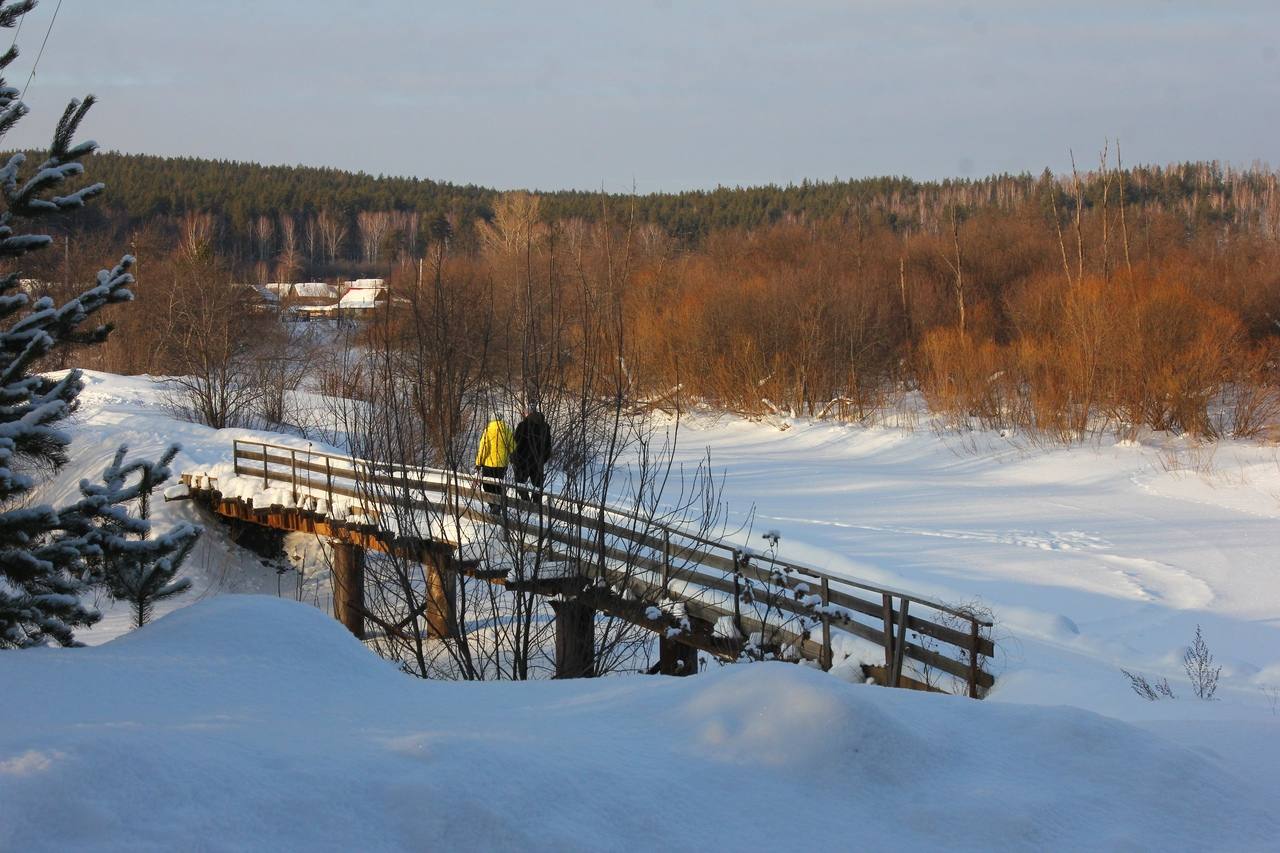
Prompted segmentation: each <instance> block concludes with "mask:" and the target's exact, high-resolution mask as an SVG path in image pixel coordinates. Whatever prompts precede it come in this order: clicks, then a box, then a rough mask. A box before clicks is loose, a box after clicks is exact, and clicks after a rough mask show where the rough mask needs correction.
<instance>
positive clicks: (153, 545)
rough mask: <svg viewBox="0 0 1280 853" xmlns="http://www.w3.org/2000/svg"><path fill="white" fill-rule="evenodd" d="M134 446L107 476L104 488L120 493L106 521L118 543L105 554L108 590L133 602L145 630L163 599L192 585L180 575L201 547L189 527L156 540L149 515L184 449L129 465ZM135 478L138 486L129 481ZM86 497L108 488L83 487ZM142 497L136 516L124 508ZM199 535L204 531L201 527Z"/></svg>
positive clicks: (120, 452) (136, 621)
mask: <svg viewBox="0 0 1280 853" xmlns="http://www.w3.org/2000/svg"><path fill="white" fill-rule="evenodd" d="M128 452H129V449H128V447H124V446H122V447H121V448H120V449H119V450H117V451H116V457H115V460H114V461H113V462H112V463H111V465H109V466H107V470H106V471H105V472H104V473H103V475H102V480H103V483H104V485H105V488H104V491H105V492H106V493H108V494H112V495H115V496H116V498H117V500H118V501H119V503H116V504H115V505H114V506H113V514H112V515H111V517H110V518H109V519H108V520H107V522H106V524H104V525H103V526H104V528H105V529H106V530H107V532H108V534H109V535H110V536H111V537H113V538H112V539H111V540H110V541H111V542H112V544H114V545H124V546H126V547H117V548H112V549H110V550H109V551H107V553H106V554H105V555H104V557H103V559H102V564H103V572H102V574H103V580H104V582H105V584H106V587H107V592H108V594H110V596H111V598H112V599H114V600H115V601H127V602H129V604H130V605H132V609H133V624H134V627H136V628H141V627H142V626H143V625H145V624H146V623H147V621H148V620H149V619H150V618H151V614H152V611H153V609H154V608H155V605H156V603H157V602H160V601H164V600H166V599H169V598H173V597H174V596H176V595H180V594H181V593H183V592H186V591H187V590H188V589H190V588H191V579H190V578H178V579H176V580H175V577H176V576H177V574H178V571H179V570H180V569H181V568H182V564H183V563H184V562H185V561H186V559H187V557H188V556H190V555H191V549H192V548H193V547H195V544H196V540H195V537H194V536H190V535H187V532H186V530H185V528H183V527H177V528H175V529H174V530H171V531H169V533H167V534H166V535H164V536H161V537H159V538H157V539H153V540H150V541H135V540H147V539H148V538H149V536H150V533H151V525H150V522H149V521H148V519H149V518H150V516H151V511H150V504H151V495H152V493H153V492H154V491H155V489H156V487H157V486H159V485H160V484H161V483H163V482H164V481H165V480H167V479H169V473H170V472H169V463H170V462H172V461H173V457H174V456H176V455H177V453H178V447H177V446H176V445H175V446H171V447H170V448H169V449H168V450H167V451H166V452H165V454H164V455H163V456H162V457H161V458H160V459H159V460H158V461H156V462H151V461H146V460H143V461H134V462H130V463H127V464H126V463H125V456H126V455H127V454H128ZM130 480H133V481H134V482H133V485H132V486H129V485H128V483H129V481H130ZM81 488H82V490H83V491H84V493H85V495H86V496H89V495H90V494H91V493H92V492H93V491H94V490H96V489H98V488H103V487H88V486H82V487H81ZM135 500H136V501H137V506H138V514H137V516H132V515H130V514H129V513H128V512H126V511H125V510H124V506H123V505H124V504H132V503H133V502H134V501H135ZM196 532H197V533H199V530H198V529H197V531H196Z"/></svg>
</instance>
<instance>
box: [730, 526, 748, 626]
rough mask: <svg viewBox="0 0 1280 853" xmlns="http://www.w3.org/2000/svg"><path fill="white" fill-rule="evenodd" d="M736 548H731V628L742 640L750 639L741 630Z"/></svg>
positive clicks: (740, 578) (740, 590)
mask: <svg viewBox="0 0 1280 853" xmlns="http://www.w3.org/2000/svg"><path fill="white" fill-rule="evenodd" d="M740 559H741V558H740V557H739V553H738V549H737V548H734V549H733V629H734V630H735V631H737V632H738V636H739V637H741V638H742V640H744V641H746V640H750V639H751V638H750V637H748V636H746V635H745V634H744V633H743V632H742V573H741V571H740V570H739V568H738V563H739V561H740Z"/></svg>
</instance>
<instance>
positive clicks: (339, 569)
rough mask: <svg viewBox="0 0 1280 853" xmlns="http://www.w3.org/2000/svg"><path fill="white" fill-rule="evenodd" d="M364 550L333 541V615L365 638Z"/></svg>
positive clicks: (357, 634)
mask: <svg viewBox="0 0 1280 853" xmlns="http://www.w3.org/2000/svg"><path fill="white" fill-rule="evenodd" d="M363 610H364V549H363V548H361V547H360V546H359V545H353V544H351V543H350V542H343V541H340V540H336V539H335V540H334V541H333V616H334V618H335V619H337V620H338V621H339V622H341V623H342V624H343V625H346V626H347V628H348V629H349V630H350V631H351V633H353V634H355V635H356V636H357V637H359V638H360V639H361V640H363V639H364V615H363V613H362V611H363Z"/></svg>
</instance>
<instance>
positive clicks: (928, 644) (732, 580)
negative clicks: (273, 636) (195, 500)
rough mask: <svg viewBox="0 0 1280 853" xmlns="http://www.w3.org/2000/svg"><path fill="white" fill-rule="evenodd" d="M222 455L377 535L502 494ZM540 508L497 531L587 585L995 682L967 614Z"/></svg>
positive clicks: (975, 690) (438, 480)
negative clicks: (524, 537) (554, 553)
mask: <svg viewBox="0 0 1280 853" xmlns="http://www.w3.org/2000/svg"><path fill="white" fill-rule="evenodd" d="M233 456H234V467H235V473H236V475H237V476H240V477H247V478H251V479H252V478H261V480H262V485H263V488H264V489H271V488H277V489H278V488H281V487H285V488H287V490H288V492H289V495H290V497H291V499H292V502H293V504H294V505H295V506H298V507H300V508H302V509H310V510H314V511H316V512H321V513H324V514H334V513H337V512H342V511H344V510H345V511H346V512H347V513H348V516H349V517H351V516H360V517H362V518H364V519H365V520H367V522H368V523H370V524H375V525H377V524H379V523H380V522H382V517H383V516H384V515H385V514H386V513H385V510H386V508H387V504H386V502H387V500H388V499H389V498H390V499H393V500H394V501H395V502H396V505H397V507H399V508H401V509H405V508H407V509H411V510H413V509H416V510H421V511H423V512H427V513H453V514H465V515H468V516H469V517H472V518H476V519H481V520H485V521H492V517H491V516H489V515H488V514H487V511H486V509H485V508H481V507H482V503H481V502H483V501H485V500H495V499H496V498H497V496H496V495H494V494H491V493H488V492H484V491H482V490H481V488H480V487H481V486H483V485H484V484H486V483H491V484H493V485H500V484H498V483H496V482H494V481H484V480H481V479H480V478H475V477H472V476H470V475H466V474H460V473H459V472H456V471H448V470H442V469H432V468H412V467H406V466H402V465H394V464H387V463H377V462H370V461H367V460H362V459H356V458H353V457H348V456H341V455H336V454H330V453H321V452H315V451H312V450H310V449H300V448H292V447H284V446H279V445H272V444H267V443H261V442H250V441H242V440H237V441H235V442H234V452H233ZM511 488H512V487H511V485H510V484H505V489H506V490H508V491H509V490H510V489H511ZM534 491H536V490H534ZM540 497H541V498H542V500H541V502H533V503H525V502H519V501H512V502H511V505H512V506H513V507H515V508H516V509H517V510H520V511H513V512H512V513H510V514H509V515H507V516H506V517H504V519H503V523H504V524H506V525H507V526H508V527H509V528H515V529H517V530H520V531H521V532H522V533H524V534H528V535H531V536H536V537H537V538H538V540H539V541H540V542H544V543H548V544H550V545H551V547H553V548H554V547H556V546H559V547H560V548H561V549H563V553H564V555H565V556H567V557H568V558H569V559H572V560H575V561H577V562H578V563H579V565H580V571H581V572H582V573H583V574H585V575H587V576H595V577H600V578H603V579H604V580H606V581H608V582H609V583H610V584H616V585H625V586H627V587H628V588H629V589H630V591H631V592H632V594H633V595H635V596H637V597H638V598H639V599H641V600H645V601H648V602H650V603H651V604H653V605H654V606H658V607H659V608H661V607H662V606H663V605H664V603H665V604H666V605H668V609H667V611H664V612H666V613H669V612H670V610H671V609H670V607H669V605H670V603H672V602H678V603H679V604H680V605H681V606H682V607H683V608H684V610H685V611H686V613H687V614H688V615H690V616H693V617H696V618H698V619H701V620H703V621H704V622H709V623H713V624H716V623H719V624H721V625H723V624H724V623H725V622H726V621H727V622H728V624H729V625H730V626H732V630H735V631H737V632H738V633H740V634H741V635H742V638H744V639H750V640H756V641H757V642H755V646H756V647H760V648H764V647H773V648H775V649H777V648H781V647H789V650H790V651H791V652H792V653H795V654H799V655H801V656H803V657H805V658H808V659H810V660H816V661H818V662H820V663H821V665H822V666H823V667H824V668H830V666H831V664H832V658H833V648H834V647H833V643H832V631H833V630H835V631H844V632H846V633H848V634H851V635H853V636H856V637H860V638H862V639H863V640H866V641H869V642H871V643H874V644H875V645H877V646H879V647H881V648H883V649H884V654H885V664H884V668H883V672H879V673H876V675H877V677H878V679H879V680H883V681H884V682H885V683H888V684H901V683H904V681H909V680H910V679H907V678H905V677H904V672H903V669H904V661H906V660H911V661H914V662H915V664H916V669H917V671H918V673H920V674H922V675H924V676H925V680H926V681H931V680H933V679H932V678H931V677H930V673H933V674H936V673H945V674H947V675H949V676H951V677H952V678H953V679H955V681H956V683H957V684H958V685H963V690H964V692H966V693H967V694H968V695H970V696H972V697H975V698H977V697H978V696H980V695H982V693H984V692H985V691H986V690H987V689H988V688H990V687H991V686H992V684H993V683H994V679H993V677H992V676H991V674H990V672H988V671H987V669H986V666H985V664H986V662H987V661H989V660H991V659H992V658H993V657H994V654H995V649H994V644H993V643H992V640H991V638H990V635H989V629H990V628H991V627H992V623H991V622H990V621H989V620H987V619H984V618H983V617H982V616H981V615H980V614H978V613H975V612H972V611H970V610H968V609H966V608H963V607H956V606H952V605H948V604H946V603H944V602H941V601H938V600H937V599H934V598H931V597H927V596H920V595H915V594H912V593H909V592H906V591H903V590H898V589H892V588H889V587H885V586H880V585H876V584H872V583H868V582H865V581H861V580H858V579H854V578H849V577H845V576H842V575H837V574H832V573H830V572H826V571H823V570H821V569H817V568H814V567H812V566H807V565H803V564H800V563H795V562H792V561H788V560H782V559H778V558H777V557H776V556H775V555H773V554H772V553H760V552H757V551H755V550H752V549H749V548H746V547H744V546H742V545H737V544H734V543H733V542H730V541H726V540H723V539H717V538H714V537H713V536H710V535H707V534H705V533H699V532H695V531H689V530H686V529H684V528H683V527H681V526H679V525H675V524H668V523H665V522H664V521H663V519H661V517H658V516H646V515H644V514H642V513H637V512H633V511H629V510H627V509H624V508H620V507H609V506H601V505H597V504H592V503H588V502H586V501H583V500H576V499H570V498H566V497H563V496H559V495H554V494H550V493H547V494H545V495H540ZM664 619H665V621H666V622H667V623H668V624H671V623H678V621H679V620H678V617H674V616H673V617H669V618H667V617H662V618H654V619H651V621H652V622H654V624H652V625H650V627H655V628H656V629H661V628H662V623H663V621H664ZM726 627H727V626H726Z"/></svg>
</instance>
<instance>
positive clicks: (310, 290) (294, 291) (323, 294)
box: [267, 281, 340, 304]
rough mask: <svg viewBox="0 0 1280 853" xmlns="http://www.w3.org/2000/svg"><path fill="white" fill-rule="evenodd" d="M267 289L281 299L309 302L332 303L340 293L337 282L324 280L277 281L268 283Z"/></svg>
mask: <svg viewBox="0 0 1280 853" xmlns="http://www.w3.org/2000/svg"><path fill="white" fill-rule="evenodd" d="M267 289H268V290H270V291H271V292H273V293H275V294H277V295H278V296H279V297H280V298H281V299H289V300H305V301H306V303H308V304H318V303H323V302H329V303H332V302H334V301H336V300H337V299H338V296H339V295H340V293H339V290H338V286H337V285H336V284H329V283H328V282H324V281H300V282H295V283H292V284H291V283H289V282H281V281H277V282H272V283H271V284H268V285H267Z"/></svg>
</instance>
